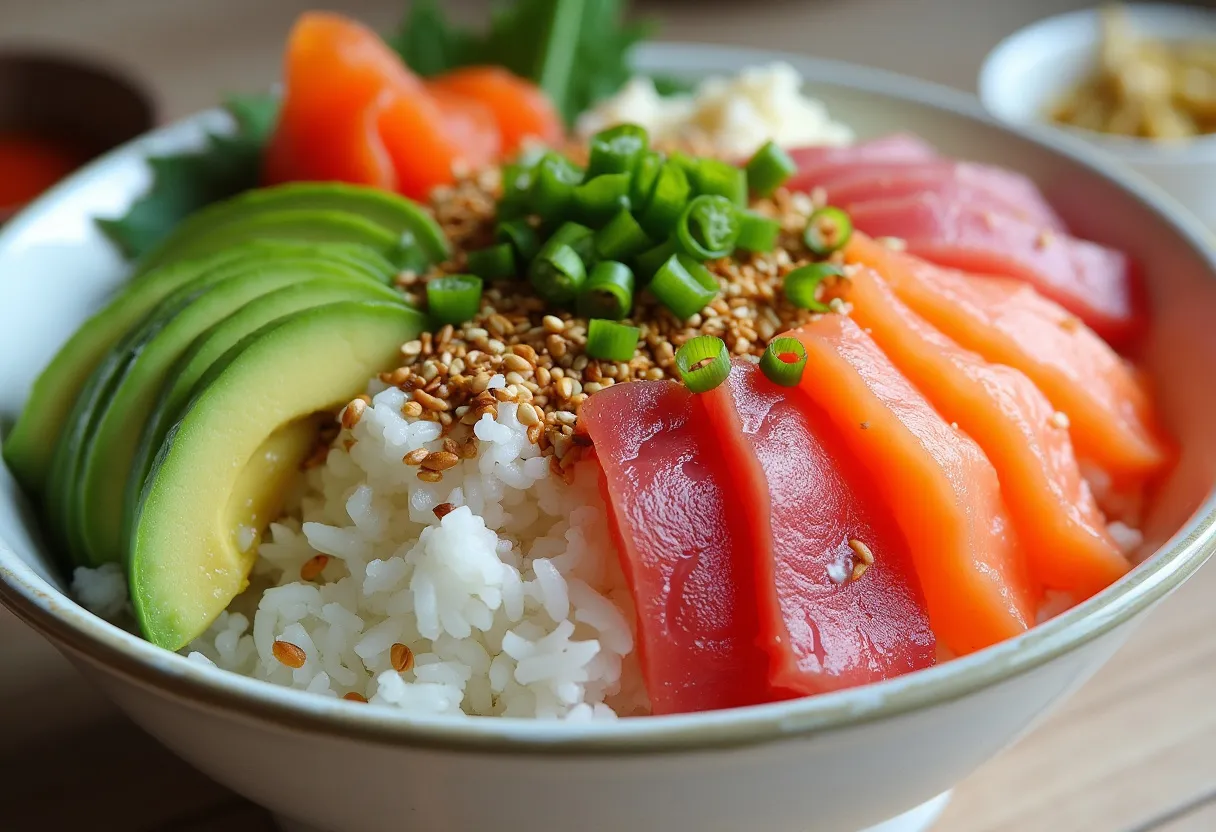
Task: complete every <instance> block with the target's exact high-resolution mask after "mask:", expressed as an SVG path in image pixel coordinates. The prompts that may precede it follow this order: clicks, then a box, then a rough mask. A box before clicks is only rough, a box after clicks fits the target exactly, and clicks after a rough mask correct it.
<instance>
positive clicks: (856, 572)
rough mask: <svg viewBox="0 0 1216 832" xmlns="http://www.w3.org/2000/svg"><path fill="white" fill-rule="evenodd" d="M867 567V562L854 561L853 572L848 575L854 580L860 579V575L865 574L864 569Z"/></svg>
mask: <svg viewBox="0 0 1216 832" xmlns="http://www.w3.org/2000/svg"><path fill="white" fill-rule="evenodd" d="M869 568H870V566H869V564H867V563H864V562H862V563H855V564H853V574H852V575H851V576H850V577H851V578H852V579H853V580H854V581H860V580H861V576H862V575H864V574H866V570H867V569H869Z"/></svg>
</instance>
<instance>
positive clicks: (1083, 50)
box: [978, 3, 1216, 227]
mask: <svg viewBox="0 0 1216 832" xmlns="http://www.w3.org/2000/svg"><path fill="white" fill-rule="evenodd" d="M1123 8H1124V9H1125V11H1126V13H1127V15H1128V17H1129V20H1130V23H1131V27H1132V30H1133V31H1135V32H1137V33H1143V34H1145V35H1147V36H1150V37H1154V38H1162V39H1166V40H1182V39H1187V40H1196V39H1212V40H1216V10H1212V9H1207V8H1202V7H1199V6H1185V5H1172V4H1148V3H1141V4H1128V5H1126V6H1124V7H1123ZM1100 15H1101V9H1097V8H1094V9H1083V10H1081V11H1076V12H1069V13H1067V14H1061V15H1057V16H1055V17H1049V18H1045V19H1043V20H1040V21H1038V22H1037V23H1032V24H1031V25H1029V26H1027V27H1026V28H1024V29H1021V30H1020V31H1018V32H1016V33H1014V34H1012V35H1010V36H1009V37H1007V38H1005V40H1003V41H1001V42H1000V43H999V44H998V45H997V46H996V48H995V49H993V50H992V51H991V52H990V53H989V54H988V57H987V58H986V59H985V60H984V64H983V67H982V68H981V70H980V75H979V81H978V89H979V96H980V101H982V102H983V104H984V107H985V108H987V109H988V111H989V112H991V113H992V114H993V115H995V116H997V117H998V118H1000V119H1001V120H1003V121H1006V122H1009V123H1011V124H1017V125H1024V124H1035V123H1047V120H1046V116H1045V113H1046V112H1047V110H1048V109H1049V108H1050V106H1051V105H1052V104H1053V103H1054V102H1055V101H1056V100H1058V98H1059V97H1060V96H1061V95H1063V94H1064V93H1066V92H1067V91H1068V90H1069V89H1070V88H1071V87H1072V86H1073V85H1075V84H1076V83H1077V82H1079V81H1081V80H1082V79H1083V78H1084V77H1085V76H1086V75H1087V74H1088V73H1089V72H1090V71H1091V70H1092V68H1093V66H1094V62H1095V61H1096V59H1097V54H1098V46H1099V43H1100V40H1101V21H1100ZM1054 129H1058V130H1061V131H1064V132H1068V133H1071V134H1073V135H1075V136H1078V137H1081V138H1083V139H1084V140H1086V141H1088V142H1089V143H1091V144H1092V145H1093V146H1094V147H1097V148H1099V149H1101V150H1102V152H1104V153H1108V154H1110V155H1111V156H1113V157H1114V158H1115V159H1116V160H1118V161H1119V162H1121V163H1123V164H1125V165H1127V166H1128V167H1129V168H1131V169H1132V170H1134V171H1136V172H1137V173H1139V174H1140V175H1142V176H1144V177H1145V178H1146V179H1148V180H1150V181H1151V182H1153V183H1154V184H1156V185H1157V186H1158V187H1160V188H1162V189H1163V190H1164V191H1166V192H1167V193H1169V194H1170V195H1171V196H1173V197H1174V198H1175V199H1176V200H1178V201H1179V202H1181V203H1182V204H1183V206H1185V207H1186V208H1189V209H1190V210H1191V211H1193V212H1194V213H1195V214H1197V215H1198V216H1199V218H1200V219H1202V220H1203V221H1204V222H1205V223H1206V224H1207V225H1208V226H1209V227H1216V135H1212V136H1203V137H1200V138H1197V139H1194V140H1192V141H1188V142H1185V143H1182V142H1180V143H1177V144H1169V143H1163V142H1154V141H1150V140H1147V139H1132V138H1126V137H1122V136H1110V135H1105V134H1102V133H1096V132H1092V131H1089V130H1080V129H1076V128H1070V127H1060V126H1055V128H1054Z"/></svg>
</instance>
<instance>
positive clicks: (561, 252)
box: [528, 240, 587, 306]
mask: <svg viewBox="0 0 1216 832" xmlns="http://www.w3.org/2000/svg"><path fill="white" fill-rule="evenodd" d="M586 279H587V269H586V267H585V266H584V265H583V260H582V258H581V257H579V256H578V253H577V252H576V251H575V250H574V249H573V248H571V247H570V246H568V245H566V244H565V243H562V242H560V241H555V240H550V241H549V242H547V243H545V246H544V248H542V249H541V250H540V253H539V254H537V255H536V257H535V259H533V260H532V264H531V266H529V268H528V282H529V283H531V284H532V288H533V289H535V290H536V294H538V295H540V296H541V297H542V298H544V299H545V300H547V301H548V302H549V303H553V304H558V305H563V306H564V305H565V304H568V303H570V302H571V301H573V300H574V299H575V298H576V297H577V296H578V292H579V289H581V288H582V286H583V283H584V282H585V281H586Z"/></svg>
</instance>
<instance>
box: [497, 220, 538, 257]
mask: <svg viewBox="0 0 1216 832" xmlns="http://www.w3.org/2000/svg"><path fill="white" fill-rule="evenodd" d="M494 239H495V240H496V241H498V242H499V243H509V244H510V246H511V247H512V248H513V249H515V254H516V255H517V256H518V258H519V260H520V262H523V263H526V262H528V261H529V260H531V259H532V258H533V257H535V256H536V252H538V251H540V238H538V237H537V236H536V229H534V228H533V227H532V226H531V225H529V224H528V221H527V220H524V219H515V220H507V221H506V222H500V223H499V224H498V227H497V228H495V229H494Z"/></svg>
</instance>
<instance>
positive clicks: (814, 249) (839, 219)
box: [802, 205, 853, 257]
mask: <svg viewBox="0 0 1216 832" xmlns="http://www.w3.org/2000/svg"><path fill="white" fill-rule="evenodd" d="M852 236H853V220H852V219H851V218H850V217H849V215H848V214H846V213H845V212H844V211H841V210H840V209H839V208H833V207H832V206H830V205H829V206H828V207H826V208H820V209H819V210H817V211H815V212H814V213H812V214H811V216H810V218H809V219H807V221H806V231H804V232H802V241H803V242H804V243H806V247H807V248H808V249H810V250H811V253H812V254H814V255H817V256H819V257H827V256H828V255H829V254H831V253H832V252H834V251H839V250H840V249H842V248H844V247H845V246H847V245H848V244H849V238H850V237H852Z"/></svg>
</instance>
